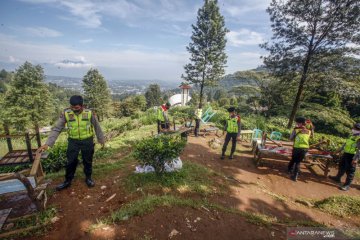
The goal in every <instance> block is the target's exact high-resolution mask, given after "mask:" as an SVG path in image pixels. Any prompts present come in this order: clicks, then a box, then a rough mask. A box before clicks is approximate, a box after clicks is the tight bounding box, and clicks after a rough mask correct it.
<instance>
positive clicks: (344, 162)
mask: <svg viewBox="0 0 360 240" xmlns="http://www.w3.org/2000/svg"><path fill="white" fill-rule="evenodd" d="M351 131H352V135H351V137H350V138H348V139H347V140H346V142H345V144H344V145H343V146H342V147H341V148H340V149H339V150H337V151H336V152H337V153H338V152H341V151H343V152H344V153H343V155H342V157H341V160H340V164H339V170H338V173H337V175H336V176H329V178H330V179H332V180H333V181H335V182H337V183H341V177H342V176H343V175H344V174H345V173H346V175H347V176H346V180H345V184H344V185H343V186H341V187H340V189H341V190H343V191H347V190H349V188H350V184H351V182H352V181H353V179H354V176H355V171H356V164H357V162H358V160H359V158H360V123H356V124H355V125H354V127H353V129H352V130H351Z"/></svg>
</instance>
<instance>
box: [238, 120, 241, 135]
mask: <svg viewBox="0 0 360 240" xmlns="http://www.w3.org/2000/svg"><path fill="white" fill-rule="evenodd" d="M237 125H238V133H237V137H240V133H241V121H240V119H239V121H238V122H237Z"/></svg>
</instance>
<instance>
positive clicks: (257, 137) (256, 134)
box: [251, 128, 263, 140]
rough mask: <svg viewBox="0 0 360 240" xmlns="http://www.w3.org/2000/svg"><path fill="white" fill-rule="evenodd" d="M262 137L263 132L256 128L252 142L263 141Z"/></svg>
mask: <svg viewBox="0 0 360 240" xmlns="http://www.w3.org/2000/svg"><path fill="white" fill-rule="evenodd" d="M262 135H263V131H262V130H260V129H257V128H255V129H253V133H252V135H251V140H258V139H261V138H262Z"/></svg>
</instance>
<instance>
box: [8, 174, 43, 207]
mask: <svg viewBox="0 0 360 240" xmlns="http://www.w3.org/2000/svg"><path fill="white" fill-rule="evenodd" d="M14 176H15V178H17V179H18V180H19V181H20V182H22V184H24V186H25V188H26V190H27V192H28V195H29V197H30V199H31V201H32V202H33V203H34V204H35V206H36V209H37V210H38V211H42V210H44V206H43V205H42V204H41V201H39V200H38V199H37V196H36V194H35V191H34V188H33V187H32V186H31V183H30V181H29V179H27V178H26V177H25V176H24V175H22V174H21V173H14Z"/></svg>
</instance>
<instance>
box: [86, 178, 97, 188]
mask: <svg viewBox="0 0 360 240" xmlns="http://www.w3.org/2000/svg"><path fill="white" fill-rule="evenodd" d="M85 182H86V185H87V186H88V187H94V186H95V182H94V181H93V180H92V179H91V178H90V177H87V178H86V179H85Z"/></svg>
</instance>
